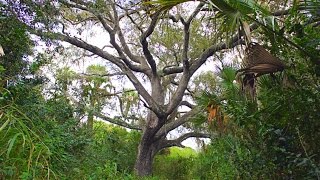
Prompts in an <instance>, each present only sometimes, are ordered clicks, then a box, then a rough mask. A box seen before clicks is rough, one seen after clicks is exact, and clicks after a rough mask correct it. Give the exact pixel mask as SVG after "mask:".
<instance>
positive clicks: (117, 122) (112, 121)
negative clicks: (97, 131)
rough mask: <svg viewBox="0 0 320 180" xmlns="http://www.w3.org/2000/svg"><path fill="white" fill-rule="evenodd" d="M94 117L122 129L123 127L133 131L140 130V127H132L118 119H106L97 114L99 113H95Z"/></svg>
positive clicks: (123, 120)
mask: <svg viewBox="0 0 320 180" xmlns="http://www.w3.org/2000/svg"><path fill="white" fill-rule="evenodd" d="M94 116H96V117H98V118H100V119H102V120H104V121H108V122H110V123H112V124H116V125H119V126H122V127H125V128H129V129H134V130H142V129H141V128H140V127H138V126H136V125H132V124H129V123H126V122H125V119H119V118H110V117H107V116H105V115H103V114H99V113H95V114H94Z"/></svg>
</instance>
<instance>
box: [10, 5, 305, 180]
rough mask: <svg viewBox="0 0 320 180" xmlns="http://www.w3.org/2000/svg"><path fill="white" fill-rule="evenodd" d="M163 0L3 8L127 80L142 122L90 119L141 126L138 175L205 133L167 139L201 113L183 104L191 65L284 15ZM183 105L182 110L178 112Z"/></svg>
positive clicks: (242, 40) (186, 100) (187, 97)
mask: <svg viewBox="0 0 320 180" xmlns="http://www.w3.org/2000/svg"><path fill="white" fill-rule="evenodd" d="M163 2H164V3H163V4H162V5H158V4H156V3H155V4H153V3H148V2H145V3H141V2H139V1H114V0H94V1H89V0H55V1H40V0H39V1H26V3H25V4H24V3H22V2H20V3H17V2H15V1H8V8H9V9H10V11H11V12H12V13H14V14H16V15H17V16H18V17H19V18H20V19H21V20H22V21H24V22H25V23H26V24H27V25H28V26H29V28H30V32H31V33H33V34H36V35H38V36H41V37H43V38H44V39H51V40H58V41H64V42H68V43H70V44H72V45H74V46H76V47H78V48H80V49H83V50H86V51H87V52H89V53H91V55H94V56H98V57H100V58H102V59H103V60H105V61H107V62H108V63H110V64H112V67H115V68H116V71H117V72H120V73H119V75H123V76H125V77H126V78H127V79H128V81H130V82H131V83H132V85H133V86H134V88H135V90H136V91H137V93H138V94H139V97H140V101H141V102H142V103H143V104H144V108H145V109H147V115H146V116H145V118H144V122H143V123H130V122H129V121H128V120H127V117H123V118H119V117H117V118H112V117H107V116H106V115H104V114H102V113H101V112H96V113H95V116H96V117H100V118H102V119H104V120H106V121H109V122H111V123H114V124H118V125H121V126H124V127H127V128H132V129H139V130H141V131H142V138H141V141H140V144H139V147H138V154H137V159H136V164H135V171H136V173H137V174H138V175H141V176H144V175H149V174H151V172H152V162H153V158H154V156H155V155H156V153H157V152H159V151H160V150H161V149H163V148H167V147H171V146H182V144H181V143H182V141H184V140H186V139H188V138H190V137H200V138H201V137H204V138H205V137H210V135H209V134H207V133H203V132H196V131H190V132H188V133H185V134H182V135H181V136H180V137H178V138H176V139H173V140H169V139H167V134H168V133H169V132H171V131H173V130H175V129H177V128H178V127H180V126H184V125H186V124H188V123H189V122H190V121H191V120H192V118H193V117H194V116H196V115H197V114H198V113H202V109H201V108H197V107H196V106H194V105H193V104H192V103H193V102H192V101H191V102H190V101H189V100H192V98H193V96H192V95H193V94H192V92H191V90H190V89H192V87H190V85H191V84H190V81H191V80H192V76H193V75H195V73H196V72H197V70H198V69H199V68H200V67H201V66H202V65H203V64H204V63H205V62H207V61H208V60H210V59H214V58H213V55H215V54H216V53H218V52H225V50H227V49H232V48H234V47H235V46H237V45H240V44H244V43H245V41H247V40H248V38H249V37H250V36H251V32H252V31H255V30H256V29H258V27H259V26H261V27H263V28H265V29H267V30H270V31H271V32H272V33H274V34H279V33H278V32H277V30H279V29H280V25H279V26H270V25H272V23H274V21H268V20H270V19H271V20H272V18H265V19H264V17H265V16H271V17H273V16H282V15H284V14H286V13H288V11H287V10H284V11H279V12H274V13H269V12H268V11H267V10H266V9H264V8H262V7H261V6H260V5H259V4H257V3H255V2H254V1H248V2H247V1H234V2H235V3H230V2H231V1H230V2H229V1H199V2H194V1H193V2H190V3H186V4H181V5H180V6H176V8H173V9H170V8H172V7H173V6H175V5H177V4H178V2H179V1H163ZM166 2H167V3H166ZM170 2H171V3H170ZM181 2H184V1H181ZM232 2H233V1H232ZM250 23H251V24H250ZM273 25H274V24H273ZM97 29H103V30H104V33H105V34H104V35H99V36H100V37H99V39H101V41H104V42H106V40H107V41H108V43H106V44H105V46H103V47H101V46H99V45H97V44H95V43H94V42H89V41H85V40H83V38H82V37H81V32H83V31H86V32H93V31H95V30H97ZM243 36H245V37H246V38H244V37H243ZM292 45H293V46H294V44H292ZM297 48H299V47H297ZM302 50H303V49H302ZM182 107H184V109H188V110H187V111H184V112H181V111H180V110H181V108H182Z"/></svg>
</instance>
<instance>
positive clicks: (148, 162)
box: [134, 141, 155, 176]
mask: <svg viewBox="0 0 320 180" xmlns="http://www.w3.org/2000/svg"><path fill="white" fill-rule="evenodd" d="M154 150H155V149H154V148H153V147H152V144H151V145H148V144H145V143H144V142H142V141H141V143H140V144H139V148H138V155H137V159H136V163H135V167H134V169H135V172H136V174H137V175H138V176H149V175H151V173H152V165H153V157H154V154H155V152H154Z"/></svg>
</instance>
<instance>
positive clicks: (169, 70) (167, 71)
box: [162, 66, 183, 75]
mask: <svg viewBox="0 0 320 180" xmlns="http://www.w3.org/2000/svg"><path fill="white" fill-rule="evenodd" d="M162 72H163V74H164V75H170V74H177V73H182V72H183V67H178V66H170V67H164V68H163V70H162Z"/></svg>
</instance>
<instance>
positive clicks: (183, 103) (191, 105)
mask: <svg viewBox="0 0 320 180" xmlns="http://www.w3.org/2000/svg"><path fill="white" fill-rule="evenodd" d="M180 106H187V107H188V108H190V109H193V108H194V107H195V105H193V104H191V103H189V102H188V101H181V102H180Z"/></svg>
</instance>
